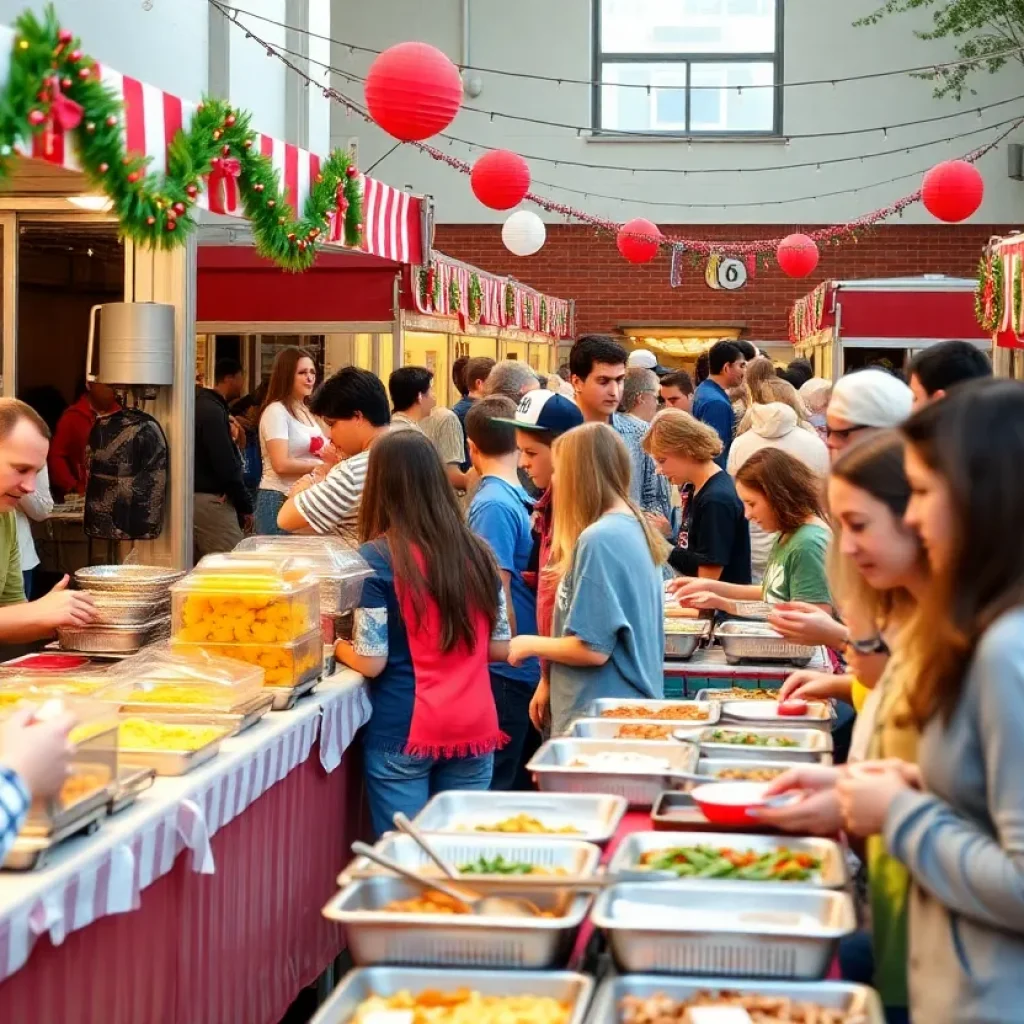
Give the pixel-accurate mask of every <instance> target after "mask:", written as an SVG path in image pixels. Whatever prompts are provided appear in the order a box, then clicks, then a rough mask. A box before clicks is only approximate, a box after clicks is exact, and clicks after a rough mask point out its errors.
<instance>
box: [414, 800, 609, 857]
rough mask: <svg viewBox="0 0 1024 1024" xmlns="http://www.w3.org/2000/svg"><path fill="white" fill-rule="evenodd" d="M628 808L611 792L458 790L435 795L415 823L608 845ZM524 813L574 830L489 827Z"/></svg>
mask: <svg viewBox="0 0 1024 1024" xmlns="http://www.w3.org/2000/svg"><path fill="white" fill-rule="evenodd" d="M627 806H628V805H627V803H626V801H625V800H624V799H623V798H622V797H621V796H608V795H607V794H600V795H599V794H590V793H575V794H572V795H561V796H549V795H548V794H547V793H492V792H486V791H485V792H482V791H480V790H457V789H453V790H448V791H447V792H445V793H438V794H437V796H435V797H433V798H432V799H431V800H430V802H429V803H428V804H427V806H426V807H424V808H423V810H422V811H420V813H419V814H418V815H416V819H415V821H414V824H415V825H416V826H417V827H418V828H419V829H420V831H421V832H438V833H442V834H445V835H448V834H451V833H455V834H457V835H465V834H466V833H472V834H476V835H487V836H492V837H497V836H517V835H528V836H538V837H541V838H544V839H557V840H583V841H586V842H590V843H596V844H597V845H598V846H603V845H604V844H605V843H607V842H608V841H609V840H610V839H611V838H612V836H614V835H615V833H616V831H617V830H618V827H619V824H620V823H621V821H622V817H623V815H624V814H625V813H626V809H627ZM520 815H528V816H529V817H531V818H536V819H537V820H538V821H540V822H541V824H542V825H544V826H545V827H546V828H550V829H570V830H571V831H568V832H557V831H556V832H543V833H537V832H493V831H485V830H486V829H487V828H489V827H490V826H493V825H495V824H498V823H499V822H502V821H506V820H508V819H509V818H515V817H518V816H520Z"/></svg>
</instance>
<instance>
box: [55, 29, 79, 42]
mask: <svg viewBox="0 0 1024 1024" xmlns="http://www.w3.org/2000/svg"><path fill="white" fill-rule="evenodd" d="M74 38H75V34H74V33H73V32H72V31H71V29H69V28H62V29H61V30H60V31H59V32H58V33H57V42H58V43H61V44H63V45H64V46H67V45H68V43H70V42H71V40H72V39H74Z"/></svg>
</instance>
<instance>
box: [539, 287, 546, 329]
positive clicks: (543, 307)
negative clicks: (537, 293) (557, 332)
mask: <svg viewBox="0 0 1024 1024" xmlns="http://www.w3.org/2000/svg"><path fill="white" fill-rule="evenodd" d="M540 329H541V330H542V331H544V332H547V329H548V300H547V298H546V297H545V296H543V295H542V296H541V297H540Z"/></svg>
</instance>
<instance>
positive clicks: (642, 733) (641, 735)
mask: <svg viewBox="0 0 1024 1024" xmlns="http://www.w3.org/2000/svg"><path fill="white" fill-rule="evenodd" d="M671 735H672V726H670V725H645V724H644V723H642V722H637V723H636V725H620V726H619V731H618V732H617V733H616V734H615V738H616V739H617V740H667V739H669V738H670V737H671Z"/></svg>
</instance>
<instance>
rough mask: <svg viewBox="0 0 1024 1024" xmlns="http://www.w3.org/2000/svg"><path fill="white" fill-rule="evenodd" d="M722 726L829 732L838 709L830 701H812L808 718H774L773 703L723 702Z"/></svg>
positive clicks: (806, 716) (757, 701) (719, 702)
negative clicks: (770, 711) (824, 730)
mask: <svg viewBox="0 0 1024 1024" xmlns="http://www.w3.org/2000/svg"><path fill="white" fill-rule="evenodd" d="M716 703H717V704H719V705H720V706H721V708H722V717H721V722H722V723H723V724H729V725H744V726H751V727H752V728H755V729H756V728H762V729H764V728H767V729H797V728H803V729H828V730H829V731H831V729H832V724H833V722H834V721H835V718H836V709H835V705H834V704H833V703H832V701H830V700H819V701H808V704H807V714H806V715H780V714H778V713H776V714H774V715H773V714H770V713H769V709H772V710H775V709H776V708H777V707H778V703H777V702H775V701H770V700H720V701H716Z"/></svg>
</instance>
